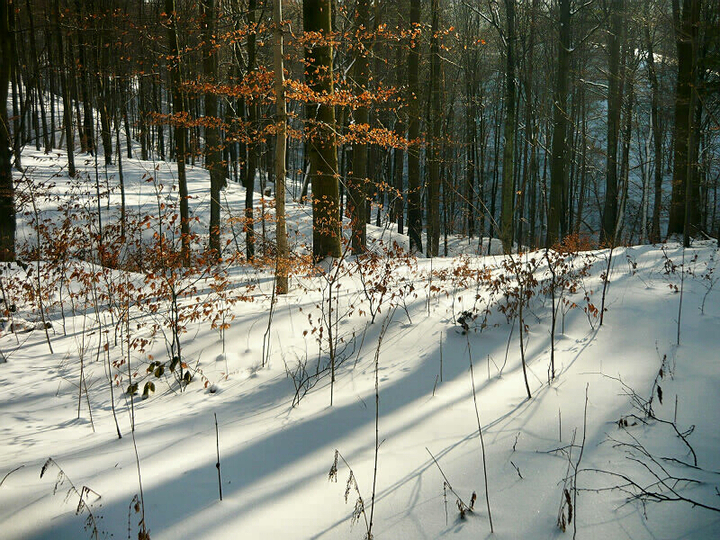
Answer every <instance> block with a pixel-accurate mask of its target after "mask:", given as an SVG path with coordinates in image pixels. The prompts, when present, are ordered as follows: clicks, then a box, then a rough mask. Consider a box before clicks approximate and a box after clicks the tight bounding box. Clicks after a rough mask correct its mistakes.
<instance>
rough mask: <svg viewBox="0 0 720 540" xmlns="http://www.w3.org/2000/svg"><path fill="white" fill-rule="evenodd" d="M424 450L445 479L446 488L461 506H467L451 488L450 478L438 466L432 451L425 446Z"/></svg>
mask: <svg viewBox="0 0 720 540" xmlns="http://www.w3.org/2000/svg"><path fill="white" fill-rule="evenodd" d="M425 450H427V453H428V454H430V457H431V458H432V460H433V461H434V462H435V465H436V466H437V468H438V470H439V471H440V474H441V475H442V477H443V480H445V485H446V486H447V488H448V489H449V490H450V492H451V493H452V494H453V495H455V497H456V498H457V500H458V501H460V504H462V505H463V507H465V508H468V505H467V504H465V501H463V500H462V497H460V495H458V494H457V493H456V492H455V490H454V489H453V487H452V484H450V480H448V478H447V476H445V473H444V472H443V470H442V467H440V464H439V463H438V461H437V459H435V456H433V454H432V452H431V451H430V449H429V448H428V447H427V446H426V447H425Z"/></svg>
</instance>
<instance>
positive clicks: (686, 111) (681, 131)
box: [667, 0, 700, 236]
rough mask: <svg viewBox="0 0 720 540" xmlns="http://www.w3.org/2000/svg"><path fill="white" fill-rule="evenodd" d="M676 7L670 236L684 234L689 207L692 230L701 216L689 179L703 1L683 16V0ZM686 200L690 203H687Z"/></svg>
mask: <svg viewBox="0 0 720 540" xmlns="http://www.w3.org/2000/svg"><path fill="white" fill-rule="evenodd" d="M672 7H673V19H674V22H675V44H676V47H677V53H678V71H677V83H676V85H675V134H674V148H673V158H674V159H673V177H672V196H671V201H670V217H669V222H668V231H667V234H668V236H669V235H671V234H681V233H682V232H683V231H684V229H685V221H686V219H685V213H686V206H687V208H688V210H689V211H690V212H691V216H692V218H691V217H690V216H688V225H690V226H691V227H692V226H697V225H698V223H697V222H695V219H693V218H694V217H695V216H696V215H697V214H698V212H697V208H696V205H697V199H696V198H694V197H693V196H692V195H693V191H694V187H693V186H692V182H691V179H690V178H688V169H689V167H688V153H689V150H688V137H689V136H690V124H691V123H692V114H693V112H692V110H691V108H690V101H691V94H692V92H693V89H692V76H693V36H695V35H697V25H698V19H699V13H700V0H683V6H682V12H680V5H679V0H673V2H672ZM687 185H691V188H690V189H691V192H690V193H689V194H688V193H686V188H687ZM686 198H688V199H689V200H687V201H686Z"/></svg>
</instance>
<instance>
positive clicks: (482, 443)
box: [467, 336, 522, 534]
mask: <svg viewBox="0 0 720 540" xmlns="http://www.w3.org/2000/svg"><path fill="white" fill-rule="evenodd" d="M467 346H468V361H469V362H470V382H471V383H472V394H473V405H475V418H476V419H477V426H478V437H479V439H480V450H481V452H482V466H483V480H484V481H485V503H486V505H487V511H488V520H489V521H490V533H491V534H492V533H493V532H495V531H494V529H493V520H492V512H491V511H490V492H489V490H488V475H487V457H486V455H485V440H484V439H483V432H482V425H481V424H480V412H479V411H478V404H477V395H476V393H475V372H474V370H473V361H472V351H471V349H470V337H469V336H468V338H467ZM518 474H520V471H519V470H518ZM520 478H522V475H520ZM473 495H474V494H473Z"/></svg>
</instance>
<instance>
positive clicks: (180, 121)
mask: <svg viewBox="0 0 720 540" xmlns="http://www.w3.org/2000/svg"><path fill="white" fill-rule="evenodd" d="M165 13H166V15H167V16H168V17H169V20H168V24H167V38H168V42H169V45H170V57H169V58H168V61H169V62H170V65H169V66H168V67H169V70H170V91H171V93H172V104H173V113H174V116H175V121H174V123H175V159H176V161H177V171H178V172H177V177H178V190H179V195H180V235H181V237H182V238H181V242H182V254H181V256H182V260H183V264H185V265H188V264H190V210H189V207H188V186H187V175H186V173H185V159H186V154H187V128H186V127H185V124H184V121H185V120H184V118H183V117H182V116H183V112H185V108H184V106H183V96H182V92H181V86H182V79H181V76H180V56H179V54H180V53H179V51H180V46H179V43H178V38H177V12H176V9H175V0H165Z"/></svg>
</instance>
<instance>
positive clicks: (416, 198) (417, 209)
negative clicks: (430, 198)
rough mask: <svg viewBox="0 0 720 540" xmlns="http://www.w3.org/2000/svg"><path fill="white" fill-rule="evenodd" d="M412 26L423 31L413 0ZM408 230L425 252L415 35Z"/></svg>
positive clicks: (411, 71)
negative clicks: (423, 247) (423, 245)
mask: <svg viewBox="0 0 720 540" xmlns="http://www.w3.org/2000/svg"><path fill="white" fill-rule="evenodd" d="M410 27H411V29H412V30H413V31H419V30H420V0H410ZM408 91H409V92H410V96H409V98H408V101H409V104H408V139H409V140H410V147H409V148H408V196H407V198H408V212H407V214H408V233H409V236H410V250H411V251H415V252H418V253H420V252H422V205H421V201H420V152H421V145H420V143H419V139H420V41H419V39H417V38H413V39H412V40H411V43H410V52H409V54H408Z"/></svg>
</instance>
